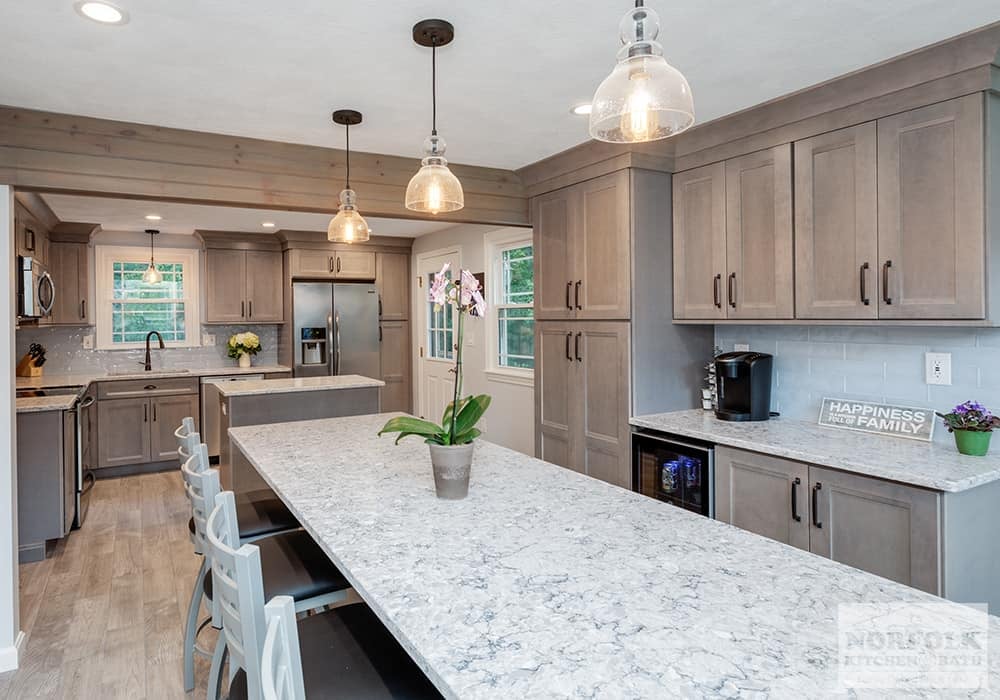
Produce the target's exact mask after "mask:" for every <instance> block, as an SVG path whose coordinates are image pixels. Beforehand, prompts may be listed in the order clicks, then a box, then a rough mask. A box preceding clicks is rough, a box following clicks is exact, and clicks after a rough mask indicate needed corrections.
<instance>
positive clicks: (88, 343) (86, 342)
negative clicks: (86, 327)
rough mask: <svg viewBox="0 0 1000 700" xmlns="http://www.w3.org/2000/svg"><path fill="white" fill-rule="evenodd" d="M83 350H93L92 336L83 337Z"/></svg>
mask: <svg viewBox="0 0 1000 700" xmlns="http://www.w3.org/2000/svg"><path fill="white" fill-rule="evenodd" d="M83 349H84V350H93V349H94V336H93V335H85V336H83Z"/></svg>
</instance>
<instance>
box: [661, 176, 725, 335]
mask: <svg viewBox="0 0 1000 700" xmlns="http://www.w3.org/2000/svg"><path fill="white" fill-rule="evenodd" d="M673 190H674V192H673V201H674V318H679V319H681V318H691V319H720V318H725V317H726V305H725V299H724V285H725V277H726V165H725V163H713V164H712V165H706V166H705V167H702V168H695V169H694V170H688V171H686V172H683V173H677V174H676V175H674V181H673Z"/></svg>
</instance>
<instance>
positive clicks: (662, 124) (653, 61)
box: [590, 0, 694, 143]
mask: <svg viewBox="0 0 1000 700" xmlns="http://www.w3.org/2000/svg"><path fill="white" fill-rule="evenodd" d="M659 33H660V18H659V16H658V15H657V14H656V12H654V11H653V10H651V9H649V8H647V7H644V6H643V0H636V2H635V7H634V8H633V9H631V10H629V11H628V12H627V13H626V14H625V16H624V17H623V18H622V21H621V23H620V24H619V25H618V36H619V38H620V39H621V42H622V44H623V46H622V48H621V50H620V51H619V52H618V65H616V66H615V68H614V70H613V71H611V75H609V76H608V77H607V78H605V79H604V82H603V83H601V84H600V86H599V87H598V88H597V92H596V93H595V94H594V100H593V107H592V109H591V112H590V135H591V136H592V137H593V138H595V139H597V140H598V141H607V142H608V143H641V142H643V141H656V140H658V139H665V138H667V137H668V136H673V135H675V134H679V133H681V132H682V131H684V130H685V129H687V128H689V127H690V126H691V125H692V124H694V100H693V99H692V97H691V86H689V85H688V82H687V80H686V79H685V78H684V76H683V75H682V74H681V72H680V71H678V70H677V69H676V68H674V67H673V66H671V65H670V64H669V63H667V61H666V59H664V58H663V47H662V46H660V43H659V42H658V41H656V37H657V35H658V34H659Z"/></svg>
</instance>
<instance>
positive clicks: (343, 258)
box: [333, 250, 375, 280]
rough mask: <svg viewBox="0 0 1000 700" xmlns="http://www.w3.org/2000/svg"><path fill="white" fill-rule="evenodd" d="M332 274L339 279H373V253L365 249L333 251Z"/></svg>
mask: <svg viewBox="0 0 1000 700" xmlns="http://www.w3.org/2000/svg"><path fill="white" fill-rule="evenodd" d="M333 275H334V277H336V278H337V279H339V280H374V279H375V253H372V252H370V251H366V250H338V251H337V252H336V253H334V260H333Z"/></svg>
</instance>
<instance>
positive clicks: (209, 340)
mask: <svg viewBox="0 0 1000 700" xmlns="http://www.w3.org/2000/svg"><path fill="white" fill-rule="evenodd" d="M201 344H202V345H208V346H212V345H215V336H214V335H212V334H211V333H202V335H201Z"/></svg>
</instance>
